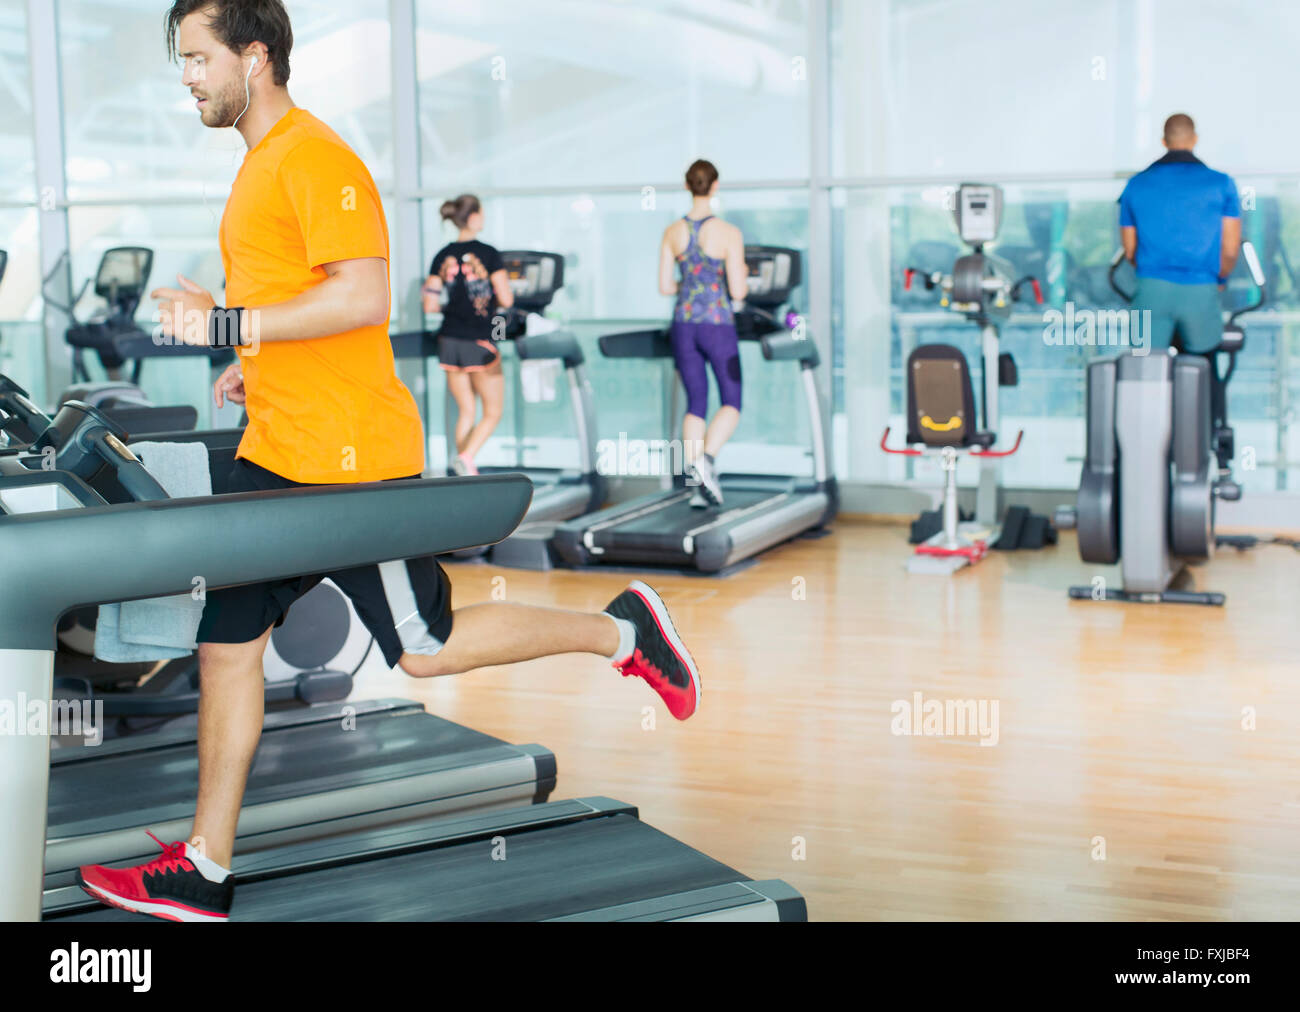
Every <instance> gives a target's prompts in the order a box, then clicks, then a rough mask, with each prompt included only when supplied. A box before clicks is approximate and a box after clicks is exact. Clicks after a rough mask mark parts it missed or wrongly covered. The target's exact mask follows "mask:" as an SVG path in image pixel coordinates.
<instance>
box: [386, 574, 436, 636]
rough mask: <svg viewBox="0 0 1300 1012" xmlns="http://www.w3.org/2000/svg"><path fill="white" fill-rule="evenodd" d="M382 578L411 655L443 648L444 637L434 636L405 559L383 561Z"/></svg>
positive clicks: (401, 633)
mask: <svg viewBox="0 0 1300 1012" xmlns="http://www.w3.org/2000/svg"><path fill="white" fill-rule="evenodd" d="M379 578H380V579H381V580H382V581H383V583H384V596H385V597H386V598H388V610H389V612H390V613H391V614H392V616H393V628H395V629H396V630H397V637H398V639H399V640H401V642H402V649H403V650H405V651H406V652H407V653H408V654H420V655H423V656H425V657H432V656H433V655H434V654H436V653H437V652H438V651H439V650H441V649H442V648H443V642H442V640H440V639H438V638H437V637H436V636H434V635H433V632H432V631H431V630H430V629H429V626H428V624H427V623H426V622H425V621H424V616H422V615H421V614H420V609H419V606H418V605H417V604H416V601H415V588H414V587H412V586H411V578H410V576H409V574H408V573H407V570H406V563H405V562H381V563H380V564H379Z"/></svg>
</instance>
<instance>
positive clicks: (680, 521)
mask: <svg viewBox="0 0 1300 1012" xmlns="http://www.w3.org/2000/svg"><path fill="white" fill-rule="evenodd" d="M723 496H724V502H723V504H722V506H721V507H720V508H719V507H709V508H708V509H695V508H693V507H692V506H691V505H690V499H689V497H688V496H686V495H683V496H682V498H680V499H678V500H677V501H676V502H673V503H671V504H670V505H668V506H665V507H664V508H663V509H658V510H655V511H654V512H653V513H646V514H645V515H644V516H640V517H636V518H634V519H629V520H626V521H624V522H622V523H620V524H618V525H617V526H615V527H610V528H608V529H607V530H603V531H597V532H596V543H597V544H601V543H602V542H603V541H604V539H605V538H606V537H610V538H612V540H613V542H614V543H616V544H619V545H621V544H623V542H624V541H625V540H626V541H627V542H628V543H634V542H636V541H638V540H640V539H646V543H649V542H650V541H651V540H656V541H668V542H670V543H674V544H676V545H677V547H679V548H680V547H681V543H682V538H683V537H684V536H685V535H686V534H687V533H688V532H690V531H693V530H695V529H696V528H697V527H704V526H706V525H708V524H711V523H713V522H714V521H716V520H720V519H722V518H724V517H726V516H727V515H728V514H729V513H731V512H732V511H733V510H742V509H748V508H749V507H750V506H756V505H758V504H759V503H761V502H763V501H764V500H765V499H771V498H773V497H774V493H772V492H747V491H737V490H734V489H724V490H723Z"/></svg>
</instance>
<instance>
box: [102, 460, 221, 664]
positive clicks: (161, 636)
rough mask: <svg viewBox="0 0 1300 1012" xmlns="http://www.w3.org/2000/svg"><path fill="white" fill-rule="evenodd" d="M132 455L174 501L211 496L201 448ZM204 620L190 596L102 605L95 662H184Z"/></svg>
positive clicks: (210, 478)
mask: <svg viewBox="0 0 1300 1012" xmlns="http://www.w3.org/2000/svg"><path fill="white" fill-rule="evenodd" d="M131 449H132V451H134V453H135V455H136V456H137V457H139V458H140V460H141V462H142V463H143V464H144V465H145V466H146V467H147V468H148V469H149V473H150V474H152V475H153V476H154V477H155V478H156V479H158V483H159V484H160V485H162V487H163V489H164V490H166V492H167V494H168V495H169V496H171V497H172V498H173V499H188V498H192V497H195V496H209V495H211V494H212V476H211V474H210V473H209V471H208V450H207V447H206V446H204V445H203V444H202V443H149V442H142V443H133V444H132V445H131ZM202 575H203V574H201V573H195V574H194V576H202ZM202 617H203V601H202V600H195V599H194V597H193V596H192V595H190V594H178V595H176V596H175V597H160V598H153V599H150V600H146V601H127V602H126V603H124V604H106V605H102V606H100V609H99V618H98V620H97V622H96V624H95V656H96V657H98V658H99V659H100V660H102V661H112V662H115V663H119V664H121V663H129V662H133V661H162V660H171V659H173V658H176V657H185V656H186V655H187V654H189V653H191V652H192V651H193V650H194V649H195V646H196V643H195V636H196V635H197V634H198V631H199V620H200V619H201V618H202Z"/></svg>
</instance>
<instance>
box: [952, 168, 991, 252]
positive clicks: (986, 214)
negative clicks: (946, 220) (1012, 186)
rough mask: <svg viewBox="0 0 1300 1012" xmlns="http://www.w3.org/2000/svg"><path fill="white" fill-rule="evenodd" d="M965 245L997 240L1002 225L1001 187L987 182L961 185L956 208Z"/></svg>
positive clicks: (976, 244)
mask: <svg viewBox="0 0 1300 1012" xmlns="http://www.w3.org/2000/svg"><path fill="white" fill-rule="evenodd" d="M953 217H954V218H955V219H956V221H957V232H958V233H959V234H960V235H961V239H962V242H964V243H967V244H968V245H970V246H976V247H978V246H981V245H983V244H984V243H986V242H992V241H993V240H994V239H996V238H997V237H998V229H999V228H1001V226H1002V188H1001V187H1000V186H992V185H989V184H985V183H962V184H961V186H959V187H958V188H957V206H956V207H955V208H953Z"/></svg>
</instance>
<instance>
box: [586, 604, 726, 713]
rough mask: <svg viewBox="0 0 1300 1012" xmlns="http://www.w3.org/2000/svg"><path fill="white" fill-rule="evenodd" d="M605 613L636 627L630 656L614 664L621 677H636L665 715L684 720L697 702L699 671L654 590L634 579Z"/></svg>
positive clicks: (699, 693) (693, 709)
mask: <svg viewBox="0 0 1300 1012" xmlns="http://www.w3.org/2000/svg"><path fill="white" fill-rule="evenodd" d="M605 613H606V614H608V615H612V616H613V617H614V618H621V619H626V620H627V621H629V622H631V623H632V625H633V626H634V627H635V628H636V648H635V649H634V650H633V651H632V656H630V657H628V658H627V659H626V660H623V661H615V662H614V667H615V668H617V669H618V670H619V671H621V672H622V673H623V674H624V675H625V676H627V675H636V676H637V677H638V678H644V679H645V680H646V681H647V682H649V683H650V688H652V689H654V690H655V692H657V693H659V695H660V697H661V698H662V699H663V701H664V704H665V705H666V706H667V707H668V712H669V713H671V714H672V715H673V716H674V717H676V718H677V719H678V720H685V719H686V718H687V717H689V716H690V715H691V714H693V713H694V712H695V709H696V707H697V706H699V703H700V695H701V693H702V689H701V686H700V671H699V669H698V668H697V667H696V666H695V661H694V660H692V659H691V655H690V654H689V653H688V652H687V650H686V647H685V645H684V644H683V643H682V641H681V637H679V636H678V635H677V630H676V629H675V628H674V627H673V620H672V619H671V618H669V617H668V608H667V606H666V605H665V604H664V602H663V599H662V598H661V597H660V596H659V595H658V594H656V593H655V592H654V590H653V589H652V588H651V587H649V586H647V585H646V584H644V583H642V582H641V581H640V580H634V581H632V583H631V584H629V586H628V588H627V590H625V591H623V593H621V594H619V595H618V597H616V598H614V600H613V601H611V602H610V604H609V607H608V608H606V609H605Z"/></svg>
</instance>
